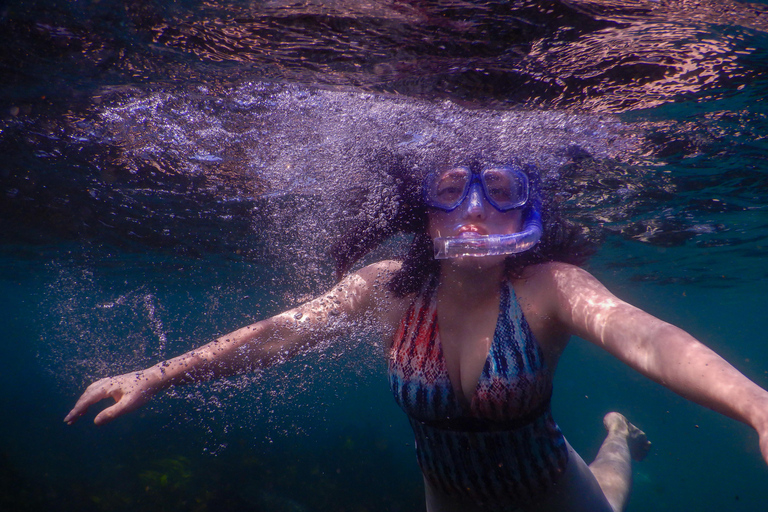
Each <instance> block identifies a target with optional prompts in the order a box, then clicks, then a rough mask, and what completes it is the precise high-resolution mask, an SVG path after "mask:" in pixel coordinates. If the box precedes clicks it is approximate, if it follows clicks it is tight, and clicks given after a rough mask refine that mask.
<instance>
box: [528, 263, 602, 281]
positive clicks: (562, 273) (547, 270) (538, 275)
mask: <svg viewBox="0 0 768 512" xmlns="http://www.w3.org/2000/svg"><path fill="white" fill-rule="evenodd" d="M584 275H587V276H589V275H590V274H589V272H587V271H586V270H584V269H583V268H581V267H579V266H577V265H573V264H571V263H565V262H562V261H548V262H546V263H537V264H535V265H529V266H527V267H525V269H524V270H523V272H522V273H521V274H520V278H521V279H522V280H523V281H526V282H531V281H534V282H536V283H541V282H542V281H552V282H554V281H558V280H563V279H569V278H573V277H575V276H584Z"/></svg>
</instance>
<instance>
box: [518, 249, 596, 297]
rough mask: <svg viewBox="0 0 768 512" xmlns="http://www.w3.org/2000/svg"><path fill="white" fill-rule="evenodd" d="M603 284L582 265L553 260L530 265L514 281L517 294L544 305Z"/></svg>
mask: <svg viewBox="0 0 768 512" xmlns="http://www.w3.org/2000/svg"><path fill="white" fill-rule="evenodd" d="M596 287H602V285H601V284H600V282H599V281H598V280H597V279H596V278H595V277H594V276H592V274H590V273H589V272H587V271H586V270H584V269H583V268H581V267H579V266H577V265H572V264H570V263H564V262H560V261H552V262H547V263H539V264H536V265H530V266H528V267H526V268H525V270H523V272H522V273H521V275H520V278H519V279H517V280H516V281H515V289H516V290H518V294H521V295H523V296H526V297H527V298H528V299H529V300H532V301H535V302H537V303H538V304H541V305H542V307H546V308H547V309H552V308H558V307H560V306H562V304H563V301H564V299H565V302H568V299H569V298H570V297H572V296H574V295H576V294H578V293H579V292H580V291H583V290H586V289H595V288H596Z"/></svg>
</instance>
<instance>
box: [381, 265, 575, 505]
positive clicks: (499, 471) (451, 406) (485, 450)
mask: <svg viewBox="0 0 768 512" xmlns="http://www.w3.org/2000/svg"><path fill="white" fill-rule="evenodd" d="M436 296H437V279H436V278H434V279H432V280H431V281H430V282H428V283H427V285H426V286H425V288H424V290H423V291H422V292H421V293H420V294H419V296H418V297H417V298H416V299H415V300H414V302H413V304H412V305H411V307H410V308H409V310H408V312H407V313H406V315H405V317H404V318H403V320H402V322H401V324H400V327H399V329H398V330H397V333H396V334H395V337H394V342H393V345H392V349H391V351H390V354H389V383H390V388H391V389H392V393H393V394H394V396H395V400H396V401H397V403H398V405H400V407H401V408H402V409H403V410H404V411H405V413H406V414H407V415H408V418H409V420H410V422H411V426H412V427H413V432H414V434H415V437H416V456H417V458H418V462H419V466H420V467H421V470H422V472H423V473H424V477H425V478H426V479H427V481H428V482H429V483H430V485H431V486H432V488H433V489H436V490H438V491H441V492H443V493H445V494H447V495H448V496H452V497H455V498H458V499H463V500H469V501H472V502H474V503H476V504H477V505H479V506H482V507H485V508H487V509H489V510H514V509H515V508H518V507H519V506H521V505H524V504H526V503H529V502H530V501H531V500H532V499H533V498H535V497H537V496H540V495H542V494H543V493H544V492H546V491H547V489H548V488H549V487H550V486H551V485H552V483H553V482H555V481H556V480H557V478H558V477H559V476H560V475H561V474H562V472H563V471H564V470H565V466H566V464H567V462H568V449H567V447H566V443H565V438H564V437H563V434H562V433H561V432H560V428H559V427H558V426H557V424H556V423H555V421H554V419H553V418H552V413H551V411H550V396H551V394H552V379H551V375H550V373H549V370H548V369H547V367H546V365H545V362H544V359H543V356H542V352H541V348H540V347H539V344H538V342H537V341H536V340H535V338H534V337H533V334H532V333H531V330H530V327H529V326H528V322H526V320H525V317H524V316H523V312H522V310H521V309H520V305H519V304H518V302H517V298H516V296H515V291H514V289H513V288H512V285H511V283H509V282H506V283H504V285H503V286H502V290H501V301H500V306H499V317H498V320H497V323H496V331H495V334H494V337H493V343H492V344H491V348H490V351H489V353H488V358H487V359H486V361H485V366H484V367H483V371H482V374H481V375H480V380H479V382H478V384H477V389H476V390H475V394H474V395H473V396H472V399H471V402H470V404H469V408H467V407H466V406H464V405H462V404H461V403H460V402H459V400H458V399H457V397H456V395H455V393H454V390H453V386H452V385H451V381H450V378H449V377H448V371H447V367H446V364H445V359H444V358H443V349H442V345H441V343H440V334H439V330H438V325H437V301H436Z"/></svg>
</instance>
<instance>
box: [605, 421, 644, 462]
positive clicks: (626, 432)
mask: <svg viewBox="0 0 768 512" xmlns="http://www.w3.org/2000/svg"><path fill="white" fill-rule="evenodd" d="M603 425H605V429H606V430H607V431H608V435H609V436H611V435H614V436H620V437H624V438H626V440H627V446H628V447H629V454H630V455H631V456H632V459H633V460H643V459H644V458H645V457H646V456H647V455H648V452H649V451H650V450H651V442H650V441H649V440H648V437H647V436H646V435H645V432H643V431H642V430H640V429H639V428H637V427H636V426H634V425H633V424H632V423H630V422H629V420H627V418H625V417H624V416H623V415H622V414H619V413H618V412H609V413H608V414H606V415H605V417H604V418H603Z"/></svg>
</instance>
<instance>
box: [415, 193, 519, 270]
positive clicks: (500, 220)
mask: <svg viewBox="0 0 768 512" xmlns="http://www.w3.org/2000/svg"><path fill="white" fill-rule="evenodd" d="M428 221H429V222H428V227H427V229H428V232H429V236H430V238H432V239H433V240H434V239H435V238H437V237H477V236H485V235H510V234H513V233H517V232H519V231H520V230H521V229H522V209H520V208H518V209H514V210H509V211H506V212H501V211H499V210H497V209H496V208H495V207H494V206H493V205H491V204H490V203H489V202H488V200H487V199H486V198H485V195H484V194H483V192H482V189H481V188H480V186H479V184H474V185H473V186H472V188H471V190H470V192H469V194H468V195H467V197H466V198H465V199H464V201H463V202H462V203H461V204H460V205H459V206H458V207H457V208H456V209H454V210H453V211H450V212H446V211H443V210H438V209H430V210H429V213H428ZM471 259H473V260H478V259H482V260H485V259H487V258H471ZM501 259H502V260H503V257H501ZM478 263H479V262H478Z"/></svg>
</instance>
